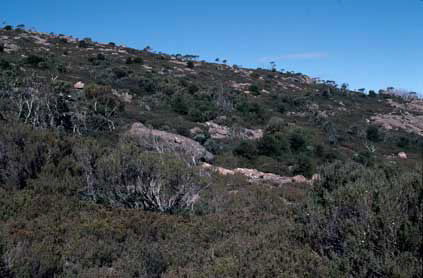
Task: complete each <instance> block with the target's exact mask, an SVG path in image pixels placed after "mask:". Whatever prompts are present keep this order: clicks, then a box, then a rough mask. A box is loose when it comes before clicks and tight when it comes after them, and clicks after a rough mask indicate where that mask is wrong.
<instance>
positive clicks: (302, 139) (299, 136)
mask: <svg viewBox="0 0 423 278" xmlns="http://www.w3.org/2000/svg"><path fill="white" fill-rule="evenodd" d="M289 145H290V148H291V150H293V151H294V152H300V151H304V150H305V148H306V145H307V139H306V136H305V135H304V133H303V132H302V131H301V130H294V132H292V133H291V134H290V135H289Z"/></svg>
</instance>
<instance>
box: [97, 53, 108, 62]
mask: <svg viewBox="0 0 423 278" xmlns="http://www.w3.org/2000/svg"><path fill="white" fill-rule="evenodd" d="M97 60H99V61H104V60H106V56H104V54H102V53H98V54H97Z"/></svg>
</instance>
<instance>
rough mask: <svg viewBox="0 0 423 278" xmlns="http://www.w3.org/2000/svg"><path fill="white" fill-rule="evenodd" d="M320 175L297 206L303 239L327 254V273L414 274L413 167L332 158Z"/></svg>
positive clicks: (418, 190) (416, 198)
mask: <svg viewBox="0 0 423 278" xmlns="http://www.w3.org/2000/svg"><path fill="white" fill-rule="evenodd" d="M320 176H321V180H320V181H319V182H318V183H316V184H315V185H314V186H313V189H312V192H311V194H310V196H309V198H307V200H305V201H304V204H303V206H302V208H301V209H300V210H299V212H300V213H301V214H302V221H303V223H304V229H303V233H304V236H305V240H306V241H307V242H308V243H309V244H310V246H311V247H312V248H313V250H314V251H315V252H317V253H318V254H319V255H320V256H322V257H323V258H327V259H328V261H327V262H328V263H329V266H330V269H331V275H329V276H333V275H334V276H337V277H338V276H339V275H344V274H348V275H349V276H351V277H418V276H419V275H420V273H421V271H422V265H421V237H419V236H418V235H421V234H422V233H423V230H422V229H423V226H422V225H421V222H420V223H419V221H421V214H420V216H417V215H419V210H420V211H421V209H422V202H421V196H423V195H422V194H423V185H422V183H421V181H420V177H419V175H418V173H417V172H414V173H401V171H398V170H395V169H393V168H390V169H377V170H374V169H370V168H366V167H364V166H362V165H360V164H356V163H352V162H348V163H343V162H337V163H335V164H331V165H327V166H325V167H324V168H322V169H321V172H320ZM404 208H407V209H404Z"/></svg>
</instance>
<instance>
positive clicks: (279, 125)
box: [266, 117, 286, 134]
mask: <svg viewBox="0 0 423 278" xmlns="http://www.w3.org/2000/svg"><path fill="white" fill-rule="evenodd" d="M285 128H286V123H285V120H284V119H282V118H279V117H272V118H270V120H269V122H268V123H267V125H266V132H267V133H270V134H271V133H276V132H283V131H284V130H285Z"/></svg>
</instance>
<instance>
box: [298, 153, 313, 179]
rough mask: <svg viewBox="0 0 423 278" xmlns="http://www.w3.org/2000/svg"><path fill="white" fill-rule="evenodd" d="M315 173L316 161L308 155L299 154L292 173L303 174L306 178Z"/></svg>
mask: <svg viewBox="0 0 423 278" xmlns="http://www.w3.org/2000/svg"><path fill="white" fill-rule="evenodd" d="M315 173H316V162H315V161H314V160H313V159H312V158H310V157H308V156H300V158H298V160H297V163H296V166H295V169H294V175H303V176H304V177H306V178H311V177H312V176H313V175H314V174H315Z"/></svg>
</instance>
